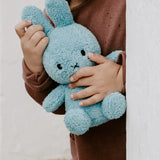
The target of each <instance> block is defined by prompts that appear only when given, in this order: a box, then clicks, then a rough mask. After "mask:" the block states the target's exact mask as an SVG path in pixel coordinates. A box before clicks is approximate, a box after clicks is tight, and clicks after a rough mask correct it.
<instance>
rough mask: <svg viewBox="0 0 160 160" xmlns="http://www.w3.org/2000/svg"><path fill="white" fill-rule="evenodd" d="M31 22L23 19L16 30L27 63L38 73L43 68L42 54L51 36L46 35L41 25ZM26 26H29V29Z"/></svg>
mask: <svg viewBox="0 0 160 160" xmlns="http://www.w3.org/2000/svg"><path fill="white" fill-rule="evenodd" d="M31 24H32V22H31V21H27V20H25V21H22V22H20V23H19V24H17V25H16V26H15V30H16V33H17V35H18V36H19V38H20V40H21V47H22V51H23V55H24V60H25V63H26V65H27V66H28V68H29V69H30V70H31V71H32V72H33V73H37V72H41V71H42V70H43V64H42V55H43V52H44V50H45V48H46V46H47V44H48V42H49V38H48V37H46V35H45V33H44V32H43V27H42V26H41V25H32V26H31ZM29 26H30V27H29ZM25 27H29V28H28V29H27V31H26V30H25Z"/></svg>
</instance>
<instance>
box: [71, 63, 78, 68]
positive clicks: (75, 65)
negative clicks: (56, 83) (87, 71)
mask: <svg viewBox="0 0 160 160" xmlns="http://www.w3.org/2000/svg"><path fill="white" fill-rule="evenodd" d="M71 67H74V69H75V68H76V67H79V65H78V63H76V65H74V66H71Z"/></svg>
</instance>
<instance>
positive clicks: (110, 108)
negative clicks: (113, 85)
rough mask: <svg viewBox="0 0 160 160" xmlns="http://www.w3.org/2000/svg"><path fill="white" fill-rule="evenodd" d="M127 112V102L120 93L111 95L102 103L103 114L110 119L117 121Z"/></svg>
mask: <svg viewBox="0 0 160 160" xmlns="http://www.w3.org/2000/svg"><path fill="white" fill-rule="evenodd" d="M125 110H126V100H125V97H124V96H123V95H122V94H121V93H119V92H114V93H111V94H109V95H108V96H106V97H105V99H104V100H103V102H102V112H103V114H104V116H105V117H107V118H108V119H117V118H119V117H121V116H122V115H123V114H124V112H125Z"/></svg>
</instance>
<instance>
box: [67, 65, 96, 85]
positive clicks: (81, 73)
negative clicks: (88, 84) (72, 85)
mask: <svg viewBox="0 0 160 160" xmlns="http://www.w3.org/2000/svg"><path fill="white" fill-rule="evenodd" d="M93 68H94V66H93V67H84V68H81V69H79V70H78V71H77V72H76V73H75V74H73V75H72V76H71V77H70V81H71V82H75V81H77V80H78V79H80V78H82V77H88V76H92V75H93V74H94V70H93Z"/></svg>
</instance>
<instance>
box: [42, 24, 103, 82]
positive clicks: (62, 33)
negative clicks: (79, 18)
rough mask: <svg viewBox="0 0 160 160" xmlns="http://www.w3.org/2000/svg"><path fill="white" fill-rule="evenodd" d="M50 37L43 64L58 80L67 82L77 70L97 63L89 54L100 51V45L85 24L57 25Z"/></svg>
mask: <svg viewBox="0 0 160 160" xmlns="http://www.w3.org/2000/svg"><path fill="white" fill-rule="evenodd" d="M49 38H50V42H49V44H48V46H47V48H46V50H45V52H44V55H43V64H44V67H45V69H46V71H47V73H48V75H49V76H50V77H51V78H52V79H53V80H55V81H56V82H58V83H61V84H67V83H69V82H70V79H69V78H70V76H71V75H72V74H74V73H75V72H76V71H77V70H79V69H80V68H82V67H86V66H93V65H95V64H94V63H93V62H91V61H90V60H89V59H88V55H87V54H88V52H93V53H100V47H99V44H98V42H97V40H96V38H95V37H94V36H93V34H92V33H91V32H90V31H88V30H87V29H86V28H84V27H83V26H81V25H79V24H76V23H74V24H72V25H69V26H67V27H61V28H58V27H57V28H55V29H54V30H53V31H52V32H51V33H50V35H49Z"/></svg>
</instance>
